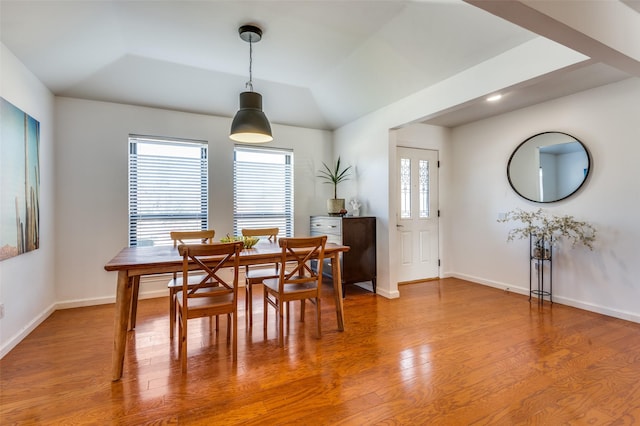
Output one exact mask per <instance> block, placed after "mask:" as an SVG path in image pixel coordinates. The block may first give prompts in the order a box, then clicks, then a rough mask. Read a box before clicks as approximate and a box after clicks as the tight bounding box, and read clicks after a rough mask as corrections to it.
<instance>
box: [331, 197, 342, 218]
mask: <svg viewBox="0 0 640 426" xmlns="http://www.w3.org/2000/svg"><path fill="white" fill-rule="evenodd" d="M341 210H344V198H329V199H328V200H327V213H329V214H330V215H335V216H337V215H339V214H340V211H341Z"/></svg>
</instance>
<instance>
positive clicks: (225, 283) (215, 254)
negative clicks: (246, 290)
mask: <svg viewBox="0 0 640 426" xmlns="http://www.w3.org/2000/svg"><path fill="white" fill-rule="evenodd" d="M242 248H243V243H242V241H236V242H233V243H220V244H181V245H179V246H178V253H180V255H181V256H182V257H183V262H182V274H183V276H184V277H185V279H184V280H183V283H182V289H183V296H184V297H185V303H186V297H203V296H206V297H208V296H211V293H213V294H215V295H218V294H224V293H233V292H237V289H238V265H239V261H240V259H239V254H240V252H241V251H242ZM193 265H195V266H196V269H197V271H193ZM229 266H233V268H234V270H235V271H234V274H233V278H232V280H229V279H228V278H225V277H224V276H221V275H220V274H219V273H220V270H221V269H222V268H223V267H229ZM194 272H196V273H197V274H198V278H199V281H200V282H199V283H196V284H195V285H194V284H191V285H189V284H188V279H186V278H187V277H188V276H189V274H193V273H194ZM211 282H216V283H218V286H217V287H211V284H210V283H211ZM205 289H206V290H207V291H202V290H205ZM198 290H200V291H198ZM221 292H223V293H221Z"/></svg>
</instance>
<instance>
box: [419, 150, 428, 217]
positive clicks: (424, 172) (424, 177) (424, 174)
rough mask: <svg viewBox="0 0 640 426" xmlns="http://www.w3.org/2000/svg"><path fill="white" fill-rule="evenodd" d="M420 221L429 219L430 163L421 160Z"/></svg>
mask: <svg viewBox="0 0 640 426" xmlns="http://www.w3.org/2000/svg"><path fill="white" fill-rule="evenodd" d="M419 172H420V219H426V218H428V217H429V162H428V161H426V160H420V165H419Z"/></svg>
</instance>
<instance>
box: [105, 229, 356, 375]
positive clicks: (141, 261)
mask: <svg viewBox="0 0 640 426" xmlns="http://www.w3.org/2000/svg"><path fill="white" fill-rule="evenodd" d="M348 250H349V247H348V246H343V245H339V244H334V243H327V245H326V247H325V258H328V257H330V258H332V261H331V270H332V276H333V289H334V292H333V293H334V299H335V304H336V318H337V322H338V330H339V331H344V312H343V304H342V278H341V270H340V253H343V252H346V251H348ZM281 255H282V249H281V248H280V246H279V245H278V244H277V243H272V242H267V241H265V242H262V241H260V242H258V244H256V245H255V246H254V247H253V248H250V249H244V250H242V252H241V253H240V265H241V266H244V265H260V264H265V263H277V262H279V261H280V260H281ZM104 269H105V270H107V271H116V272H118V279H117V286H116V306H115V322H114V337H113V355H112V366H111V367H112V380H113V381H117V380H120V379H121V378H122V370H123V366H124V353H125V349H126V344H127V329H128V324H129V323H130V321H131V318H130V315H131V312H134V315H135V306H134V307H133V309H132V306H131V300H132V293H133V289H134V287H135V288H136V289H137V287H138V285H139V283H140V277H141V276H144V275H156V274H165V273H172V272H180V271H182V256H180V255H179V254H178V250H177V248H174V247H173V246H151V247H125V248H123V249H122V250H120V252H119V253H118V254H117V255H116V256H115V257H114V258H113V259H111V260H110V261H109V262H107V264H106V265H104ZM133 320H134V321H135V318H134V319H133Z"/></svg>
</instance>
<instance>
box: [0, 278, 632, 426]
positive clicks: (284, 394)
mask: <svg viewBox="0 0 640 426" xmlns="http://www.w3.org/2000/svg"><path fill="white" fill-rule="evenodd" d="M331 291H332V290H331V288H330V286H325V288H324V293H325V294H324V296H325V297H324V298H323V305H322V332H323V336H322V339H321V340H317V339H316V338H315V335H316V334H315V326H314V315H310V313H312V312H313V307H310V309H308V310H307V318H306V322H305V323H300V322H298V321H297V314H298V312H297V311H298V309H295V311H296V319H295V320H292V321H290V322H289V328H288V331H287V330H285V347H284V348H279V347H278V346H277V342H276V327H275V323H273V322H272V321H273V319H274V314H273V311H270V312H269V318H270V322H271V323H270V324H269V327H268V335H267V340H264V336H263V327H262V325H263V322H262V303H261V300H260V297H261V294H262V293H261V290H260V289H259V288H257V287H256V293H255V294H254V297H255V302H254V308H255V310H254V327H253V329H252V330H250V331H247V329H246V327H245V325H244V324H245V321H244V309H242V308H241V309H240V316H239V322H238V323H239V325H240V327H241V329H240V332H239V340H238V350H239V354H238V362H237V364H236V365H233V364H232V362H231V358H230V346H229V345H228V344H227V341H226V326H225V324H224V320H221V325H220V330H221V331H220V335H219V336H218V335H216V334H215V333H213V334H210V328H209V322H208V320H202V321H201V322H200V323H198V321H196V324H199V325H197V326H195V327H191V328H190V333H189V334H190V337H189V338H190V342H189V361H188V365H189V370H188V372H187V373H186V374H185V375H182V374H181V373H180V365H179V362H178V360H177V344H176V343H175V342H174V344H173V345H171V344H170V343H169V329H168V327H169V326H168V321H169V315H168V312H167V299H166V298H160V299H150V300H142V301H140V304H139V309H138V326H137V329H136V330H135V331H134V332H131V333H130V340H129V342H128V345H127V353H126V357H125V367H124V378H123V379H122V380H121V381H119V382H115V383H114V382H111V380H110V378H111V371H110V368H111V347H112V338H113V310H114V307H113V305H103V306H95V307H89V308H79V309H69V310H63V311H57V312H55V313H54V314H53V315H52V316H51V317H50V318H48V319H47V320H46V321H45V322H44V323H43V324H41V325H40V326H39V327H38V328H37V329H36V330H35V331H34V332H33V333H31V334H30V335H29V336H28V337H27V338H26V339H25V340H24V341H23V342H21V343H20V344H19V345H18V346H17V347H16V348H15V349H14V350H13V351H11V352H10V353H9V354H7V355H6V356H5V358H4V359H2V360H0V374H1V382H0V384H1V389H0V402H1V408H0V424H3V425H5V424H64V425H69V424H101V425H102V424H118V425H139V424H207V425H210V424H296V425H318V424H345V425H364V424H367V425H368V424H402V425H413V424H428V425H469V424H492V425H494V424H495V425H519V424H539V425H560V424H595V425H610V424H620V425H630V424H640V324H636V323H631V322H626V321H622V320H618V319H614V318H610V317H605V316H601V315H598V314H594V313H591V312H586V311H581V310H578V309H574V308H570V307H567V306H562V305H557V304H556V305H553V306H550V305H549V304H548V303H546V304H545V305H544V306H543V307H541V308H540V307H539V306H538V305H537V303H536V302H535V301H533V302H532V303H531V304H530V303H529V302H528V301H527V298H526V297H524V296H522V295H517V294H512V293H507V292H504V291H500V290H496V289H492V288H488V287H484V286H481V285H477V284H472V283H469V282H466V281H462V280H458V279H444V280H436V281H430V282H425V283H420V284H412V285H406V286H401V287H400V294H401V297H400V298H399V299H395V300H388V299H385V298H383V297H380V296H374V295H372V294H371V293H367V292H365V291H363V290H359V289H358V288H357V287H349V291H348V294H347V298H346V300H345V303H344V304H345V313H346V320H345V327H346V329H345V331H344V332H338V331H337V330H336V319H335V310H334V305H333V301H332V295H331ZM241 294H244V293H243V292H241ZM259 300H260V302H258V301H259ZM240 302H241V303H240V306H241V307H243V306H244V302H243V301H242V300H241V301H240ZM296 307H297V305H296ZM292 311H293V309H292Z"/></svg>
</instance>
